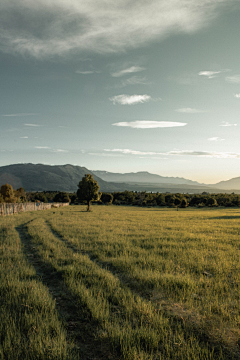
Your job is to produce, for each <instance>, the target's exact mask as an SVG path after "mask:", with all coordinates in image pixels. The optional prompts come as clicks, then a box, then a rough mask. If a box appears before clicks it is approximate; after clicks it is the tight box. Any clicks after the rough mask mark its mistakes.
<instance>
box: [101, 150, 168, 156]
mask: <svg viewBox="0 0 240 360" xmlns="http://www.w3.org/2000/svg"><path fill="white" fill-rule="evenodd" d="M104 151H107V152H115V153H122V154H127V155H129V154H130V155H158V154H160V153H156V152H152V151H147V152H146V151H139V150H131V149H104ZM160 155H161V154H160Z"/></svg>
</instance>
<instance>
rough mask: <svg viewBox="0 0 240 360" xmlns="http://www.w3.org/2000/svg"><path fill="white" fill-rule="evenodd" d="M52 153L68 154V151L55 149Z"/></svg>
mask: <svg viewBox="0 0 240 360" xmlns="http://www.w3.org/2000/svg"><path fill="white" fill-rule="evenodd" d="M52 152H56V153H63V152H68V150H63V149H54V150H52Z"/></svg>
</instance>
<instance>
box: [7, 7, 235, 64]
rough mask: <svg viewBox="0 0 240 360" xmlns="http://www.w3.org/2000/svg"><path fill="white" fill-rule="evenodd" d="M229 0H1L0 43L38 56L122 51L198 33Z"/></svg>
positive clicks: (222, 9)
mask: <svg viewBox="0 0 240 360" xmlns="http://www.w3.org/2000/svg"><path fill="white" fill-rule="evenodd" d="M223 5H225V6H231V5H232V2H231V1H229V0H201V1H200V0H191V1H189V0H161V1H159V0H152V1H139V2H136V3H135V2H134V3H132V2H130V1H129V0H118V1H112V0H99V1H96V0H88V1H85V0H68V1H66V0H38V1H35V0H11V1H7V0H4V1H1V3H0V24H1V25H0V33H1V41H0V49H1V50H2V51H4V52H7V53H21V54H30V55H31V56H34V57H36V58H43V57H51V56H54V55H60V56H62V55H65V54H67V53H69V52H73V51H74V52H77V51H82V50H88V51H93V52H98V53H108V52H122V51H124V50H126V49H127V48H137V47H139V46H142V45H144V44H149V42H150V41H156V40H161V39H164V38H165V37H167V36H169V35H171V34H179V33H190V34H191V33H194V32H196V31H198V30H200V29H202V28H204V27H206V26H207V25H209V24H210V23H211V22H212V20H213V19H214V18H215V17H217V16H218V15H219V13H220V12H224V11H225V8H224V6H223Z"/></svg>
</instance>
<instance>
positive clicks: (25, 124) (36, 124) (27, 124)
mask: <svg viewBox="0 0 240 360" xmlns="http://www.w3.org/2000/svg"><path fill="white" fill-rule="evenodd" d="M24 126H42V125H39V124H24Z"/></svg>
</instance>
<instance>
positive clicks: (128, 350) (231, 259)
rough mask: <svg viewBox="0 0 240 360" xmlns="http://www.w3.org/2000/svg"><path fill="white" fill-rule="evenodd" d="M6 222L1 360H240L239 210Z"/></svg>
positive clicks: (34, 215)
mask: <svg viewBox="0 0 240 360" xmlns="http://www.w3.org/2000/svg"><path fill="white" fill-rule="evenodd" d="M85 209H86V207H85V206H69V207H66V208H60V209H54V210H46V211H35V212H29V213H22V214H18V215H14V216H8V217H2V218H0V229H1V230H0V277H1V280H0V306H1V311H0V340H1V341H0V359H18V360H20V359H24V360H25V359H26V360H28V359H34V360H35V359H56V360H58V359H72V360H75V359H84V360H90V359H92V360H93V359H95V360H98V359H114V360H115V359H129V360H131V359H132V360H137V359H139V360H140V359H146V360H147V359H149V360H150V359H152V360H154V359H156V360H157V359H159V360H160V359H162V360H163V359H164V360H167V359H182V360H185V359H186V360H187V359H189V360H190V359H191V360H197V359H199V360H200V359H201V360H208V359H209V360H210V359H240V290H239V287H240V262H239V256H240V237H239V235H240V209H237V208H231V209H225V208H224V209H220V208H217V209H201V210H198V209H192V208H191V209H189V208H187V209H180V210H179V211H176V209H166V208H135V207H124V206H119V207H117V206H93V208H92V210H93V211H92V212H86V211H85Z"/></svg>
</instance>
